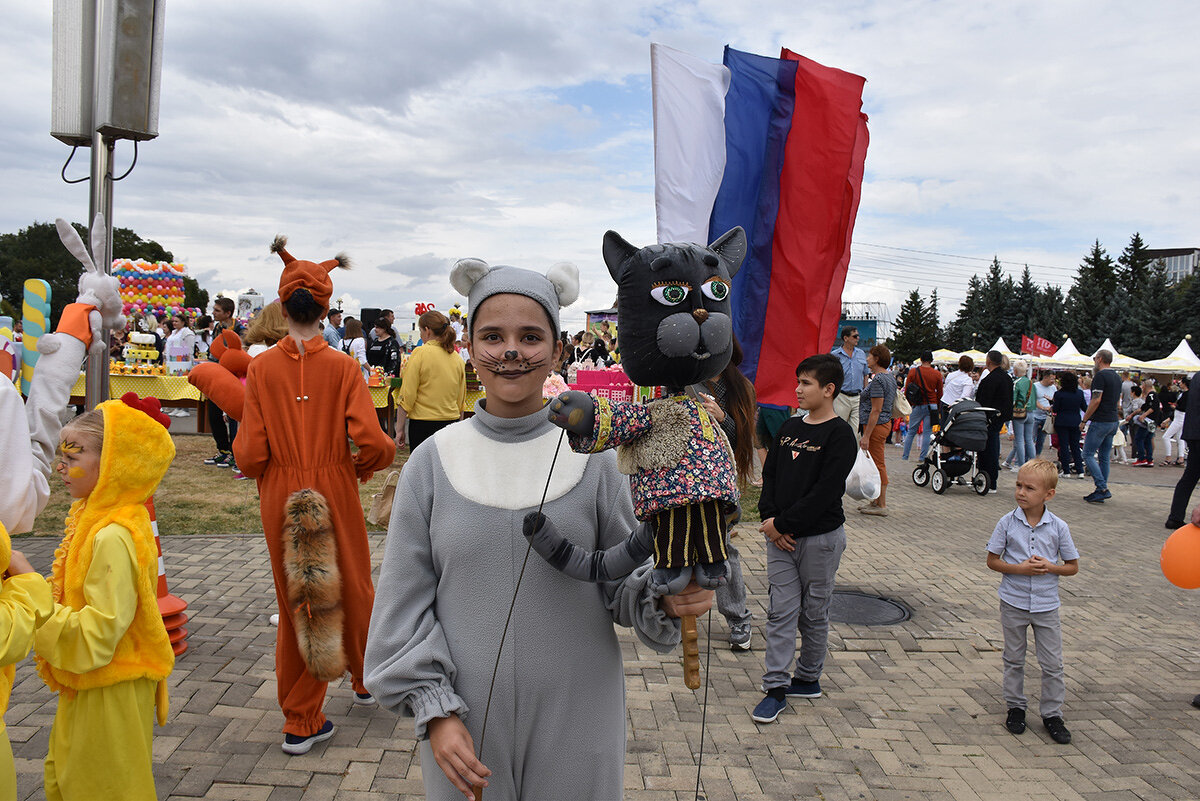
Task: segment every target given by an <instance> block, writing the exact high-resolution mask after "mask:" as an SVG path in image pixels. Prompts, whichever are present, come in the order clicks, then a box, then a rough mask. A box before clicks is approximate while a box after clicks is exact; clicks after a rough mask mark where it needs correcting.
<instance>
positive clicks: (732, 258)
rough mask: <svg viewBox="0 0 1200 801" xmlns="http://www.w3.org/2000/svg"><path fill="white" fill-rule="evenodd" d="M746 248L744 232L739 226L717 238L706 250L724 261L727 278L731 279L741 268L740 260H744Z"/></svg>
mask: <svg viewBox="0 0 1200 801" xmlns="http://www.w3.org/2000/svg"><path fill="white" fill-rule="evenodd" d="M746 247H747V245H746V232H745V231H744V230H742V227H741V226H740V225H739V226H736V227H734V228H732V229H730V230H728V231H726V232H725V233H723V234H721V236H719V237H717V239H716V241H715V242H713V243H712V244H711V245H709V246H708V249H709V250H711V251H712V252H713V253H716V254H717V255H718V256H720V257H721V258H722V259H724V260H725V264H726V265H728V267H729V277H730V278H733V277H734V276H735V275H737V271H738V268H740V267H741V266H742V259H744V258H746Z"/></svg>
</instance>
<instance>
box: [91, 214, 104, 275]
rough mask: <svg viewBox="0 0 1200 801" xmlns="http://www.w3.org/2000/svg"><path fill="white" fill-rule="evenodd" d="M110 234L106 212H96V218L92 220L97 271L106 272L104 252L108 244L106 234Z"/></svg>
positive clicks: (93, 258) (93, 251) (93, 256)
mask: <svg viewBox="0 0 1200 801" xmlns="http://www.w3.org/2000/svg"><path fill="white" fill-rule="evenodd" d="M107 235H108V226H106V225H105V224H104V214H103V213H102V212H97V213H96V219H94V220H92V230H91V239H92V266H93V268H94V269H95V270H96V272H100V273H102V272H104V266H105V265H104V264H103V262H104V253H105V246H106V245H107V244H108V242H107V240H106V238H105V237H106V236H107Z"/></svg>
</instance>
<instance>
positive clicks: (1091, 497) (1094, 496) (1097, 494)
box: [1083, 490, 1111, 503]
mask: <svg viewBox="0 0 1200 801" xmlns="http://www.w3.org/2000/svg"><path fill="white" fill-rule="evenodd" d="M1110 497H1111V496H1110ZM1083 499H1084V500H1085V501H1087V502H1088V503H1104V493H1103V492H1101V491H1100V490H1093V491H1092V492H1090V493H1088V494H1087V495H1084V496H1083Z"/></svg>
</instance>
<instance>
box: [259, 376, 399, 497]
mask: <svg viewBox="0 0 1200 801" xmlns="http://www.w3.org/2000/svg"><path fill="white" fill-rule="evenodd" d="M352 370H353V372H347V373H346V376H345V378H344V379H343V381H342V384H343V386H345V388H346V390H345V397H346V432H347V433H348V434H350V439H352V440H354V444H355V445H357V446H358V453H356V454H354V470H355V472H356V473H357V474H358V479H359V481H366V480H367V479H369V478H370V477H371V474H372V473H374V472H375V471H377V470H382V469H383V468H385V467H387V466H388V465H390V464H391V463H392V460H393V459H395V458H396V443H395V442H394V441H393V440H392V438H391V437H389V436H388V435H387V432H386V431H384V430H383V429H382V428H380V427H379V418H378V417H377V416H376V414H375V404H374V403H372V402H371V393H370V392H369V391H367V383H366V382H365V381H363V380H362V376H361V375H359V372H358V367H357V366H354V367H353V368H352ZM238 436H239V437H240V436H241V432H240V431H239V432H238ZM241 464H242V463H241V462H238V466H239V467H241ZM243 472H245V471H244V470H243ZM247 475H249V474H247Z"/></svg>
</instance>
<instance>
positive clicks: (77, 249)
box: [54, 217, 96, 271]
mask: <svg viewBox="0 0 1200 801" xmlns="http://www.w3.org/2000/svg"><path fill="white" fill-rule="evenodd" d="M54 225H55V227H57V228H58V238H59V239H61V240H62V243H63V244H64V245H66V247H67V250H69V251H71V255H72V256H74V257H75V258H77V259H79V263H80V264H82V265H83V266H84V269H86V270H88V271H92V270H95V269H96V265H94V264H93V263H92V257H91V254H89V253H88V252H87V248H86V247H84V246H83V240H82V239H80V238H79V232H78V231H76V230H75V227H74V226H73V225H71V224H70V223H69V222H67V221H66V220H64V219H63V218H62V217H59V218H58V219H57V220H55V221H54Z"/></svg>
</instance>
